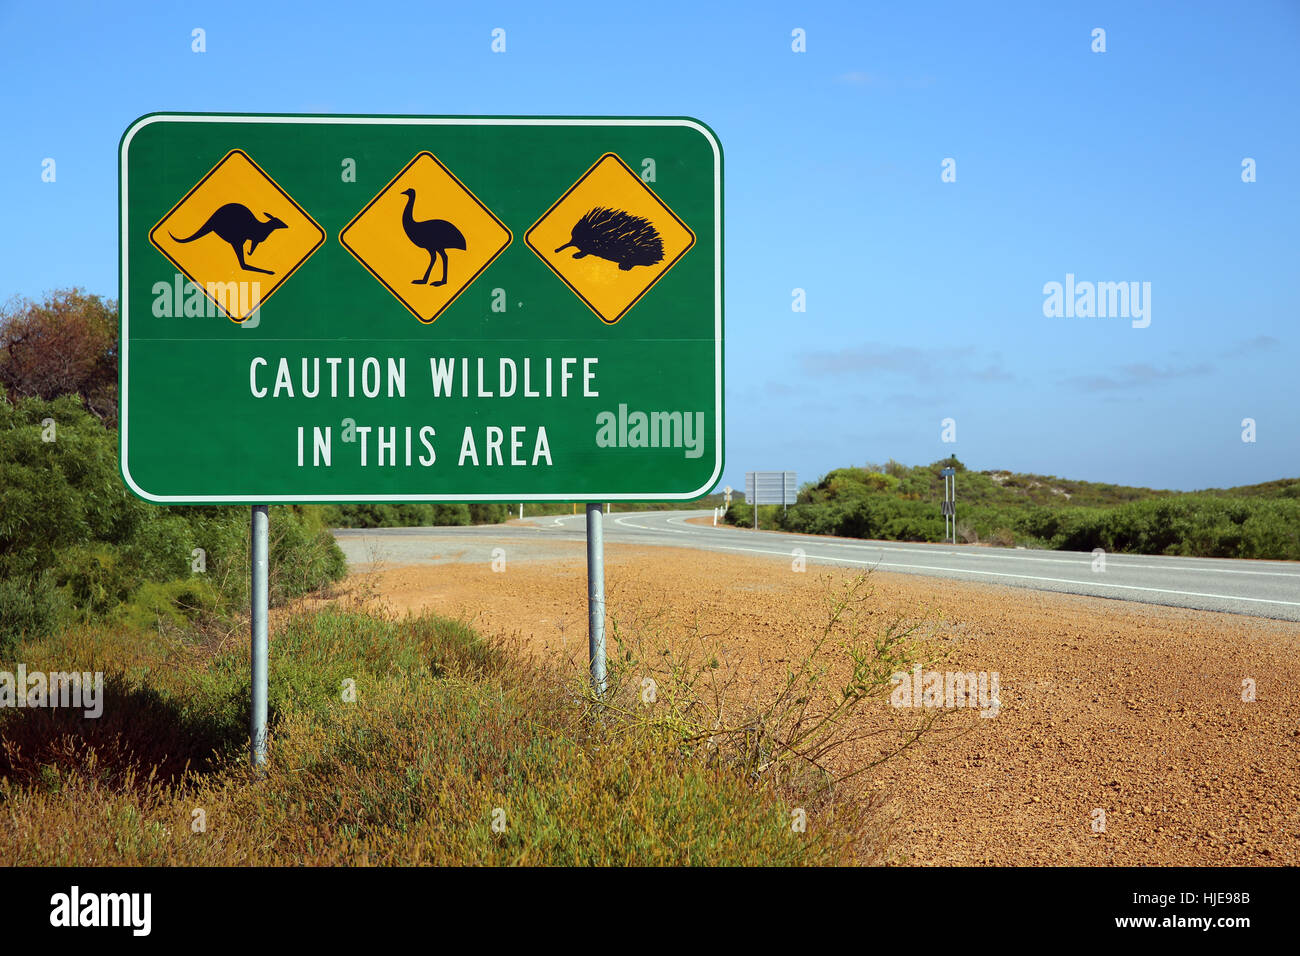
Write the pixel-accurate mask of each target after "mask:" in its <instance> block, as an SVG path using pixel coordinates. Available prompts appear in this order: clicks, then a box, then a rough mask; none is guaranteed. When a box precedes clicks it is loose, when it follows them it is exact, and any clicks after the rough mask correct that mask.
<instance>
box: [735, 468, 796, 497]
mask: <svg viewBox="0 0 1300 956" xmlns="http://www.w3.org/2000/svg"><path fill="white" fill-rule="evenodd" d="M798 498H799V482H798V480H797V478H796V476H795V473H794V472H793V471H747V472H745V501H747V502H748V503H749V504H751V505H792V504H794V503H795V502H796V501H797V500H798Z"/></svg>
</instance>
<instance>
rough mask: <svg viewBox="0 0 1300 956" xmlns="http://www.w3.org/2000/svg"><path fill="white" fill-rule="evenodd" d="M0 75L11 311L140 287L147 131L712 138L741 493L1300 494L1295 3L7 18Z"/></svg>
mask: <svg viewBox="0 0 1300 956" xmlns="http://www.w3.org/2000/svg"><path fill="white" fill-rule="evenodd" d="M195 27H201V28H203V29H204V30H205V31H206V35H207V52H206V53H204V54H202V55H198V54H194V53H192V52H191V50H190V35H191V30H192V29H193V28H195ZM496 27H501V28H504V29H505V30H506V38H507V50H506V53H504V54H494V53H492V52H491V49H490V43H491V31H492V29H493V28H496ZM1098 27H1100V28H1102V29H1104V30H1105V31H1106V36H1105V39H1106V52H1105V53H1094V52H1092V49H1091V46H1092V43H1093V40H1092V31H1093V30H1094V28H1098ZM796 28H798V29H802V30H803V31H805V33H806V37H807V51H806V52H804V53H795V52H793V51H792V49H791V32H792V30H794V29H796ZM0 71H3V74H4V75H3V82H2V83H0V117H2V118H3V120H4V123H3V137H4V146H3V148H2V149H0V201H2V202H3V208H4V210H5V212H6V216H5V219H4V222H5V226H6V227H5V228H4V229H3V230H0V297H8V296H9V295H13V294H21V295H25V296H32V297H35V296H39V295H40V294H41V293H43V292H44V291H46V290H49V289H53V288H58V287H63V286H69V285H80V286H83V287H85V288H87V289H88V290H90V291H92V292H96V293H100V294H103V295H106V296H116V294H117V243H116V238H115V229H116V223H117V189H116V150H117V144H118V139H119V137H120V136H121V133H122V131H123V129H124V128H125V127H126V126H127V124H128V123H129V122H130V121H131V120H132V119H134V118H135V117H137V116H139V115H140V114H142V113H146V112H151V111H155V110H194V111H229V112H241V111H247V112H277V111H282V112H343V113H347V112H361V113H384V112H393V113H436V114H457V113H465V114H493V113H502V114H521V113H522V114H563V115H568V114H598V115H620V114H628V115H690V116H695V117H698V118H700V119H702V120H704V121H705V122H707V123H708V124H709V125H710V126H711V127H712V128H713V129H714V130H715V131H716V132H717V133H718V134H719V137H720V139H721V140H722V143H723V146H724V149H725V152H726V209H727V221H726V230H727V259H726V283H727V285H726V288H727V298H726V313H727V344H726V350H727V396H726V400H727V469H726V473H725V478H726V480H727V481H728V482H729V483H730V484H731V485H733V486H735V487H741V488H743V487H744V473H745V471H746V470H750V469H756V468H770V469H794V470H797V471H798V473H799V476H800V479H801V480H806V479H812V478H816V477H818V476H819V475H821V474H822V473H824V472H825V471H827V470H828V469H830V468H833V467H837V466H840V465H846V464H862V463H864V462H867V461H872V462H880V461H884V460H886V459H888V458H890V457H893V458H896V459H898V460H900V461H903V462H906V463H922V462H929V461H933V460H935V459H938V458H940V457H943V456H945V455H947V454H950V453H955V454H956V455H957V456H958V457H959V458H961V459H962V460H963V461H964V462H965V463H966V464H967V465H968V466H970V467H973V468H1009V469H1012V470H1015V471H1035V472H1043V473H1049V474H1056V475H1060V476H1064V477H1072V478H1085V479H1092V480H1098V481H1112V482H1117V483H1124V484H1142V485H1151V486H1155V487H1163V488H1197V487H1207V486H1225V485H1236V484H1246V483H1253V482H1257V481H1265V480H1269V479H1273V478H1278V477H1283V476H1295V475H1300V383H1298V381H1297V372H1298V370H1300V333H1298V331H1297V329H1296V314H1297V309H1296V304H1295V298H1296V288H1297V282H1298V281H1300V269H1298V268H1297V253H1298V252H1300V241H1298V237H1297V230H1298V228H1300V227H1298V226H1297V223H1298V222H1300V123H1297V115H1298V112H1300V111H1298V110H1297V104H1300V4H1296V3H1294V2H1292V3H1284V2H1257V3H1252V4H1249V5H1245V6H1243V5H1236V4H1229V3H1221V4H1207V3H1169V4H1147V3H1143V4H1136V3H1114V4H1110V3H1091V4H1069V3H1059V4H1058V3H1025V4H996V5H992V4H978V5H977V4H956V3H954V4H944V3H927V4H873V5H866V4H828V5H805V4H802V3H798V4H795V3H785V4H773V3H745V4H734V5H728V6H721V5H713V4H700V3H690V4H673V3H655V4H648V5H640V4H612V3H604V4H581V3H564V4H545V5H541V4H481V5H480V4H472V5H466V6H465V7H463V8H461V10H459V11H458V10H457V8H456V7H455V5H451V4H429V3H411V4H384V3H365V4H355V3H336V2H329V0H320V2H317V3H313V4H310V5H295V6H294V7H289V6H288V5H286V6H285V7H284V8H281V7H280V6H279V5H277V4H273V3H265V2H263V3H242V2H222V3H189V4H178V3H159V4H149V3H138V4H127V5H118V4H59V3H47V4H17V3H12V2H8V0H3V2H0ZM46 157H53V158H55V160H56V162H57V181H56V182H55V183H43V182H42V181H41V163H42V160H43V159H44V158H46ZM949 157H951V158H953V159H954V160H955V161H956V173H957V179H956V182H953V183H944V182H941V176H940V174H941V164H942V163H943V161H944V160H945V159H946V158H949ZM1246 157H1250V158H1252V159H1254V160H1255V161H1256V164H1257V181H1256V182H1254V183H1249V184H1247V183H1243V182H1242V179H1241V164H1242V160H1243V159H1244V158H1246ZM1067 273H1071V274H1073V275H1075V276H1076V278H1077V280H1079V281H1085V280H1087V281H1106V282H1118V281H1125V282H1130V281H1136V282H1149V283H1151V303H1150V308H1151V315H1150V317H1151V322H1150V325H1149V326H1148V327H1147V328H1141V329H1135V328H1133V327H1132V325H1131V322H1130V321H1129V320H1127V319H1123V318H1048V317H1045V316H1044V315H1043V301H1044V294H1043V286H1044V284H1045V283H1048V282H1052V281H1056V282H1064V281H1065V276H1066V274H1067ZM795 288H801V289H804V290H805V293H806V299H807V311H806V312H803V313H796V312H793V311H792V309H791V302H792V290H793V289H795ZM945 418H952V419H954V420H955V422H956V437H957V441H956V442H955V443H952V444H945V443H944V442H942V441H941V425H940V423H941V421H942V420H943V419H945ZM1243 418H1253V419H1255V421H1256V423H1257V426H1256V427H1257V440H1256V441H1255V442H1254V443H1246V442H1243V441H1242V440H1241V434H1242V428H1241V422H1242V419H1243Z"/></svg>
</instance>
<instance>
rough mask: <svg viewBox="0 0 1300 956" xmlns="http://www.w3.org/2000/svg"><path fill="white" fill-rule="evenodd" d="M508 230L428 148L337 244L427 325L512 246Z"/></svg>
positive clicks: (362, 213)
mask: <svg viewBox="0 0 1300 956" xmlns="http://www.w3.org/2000/svg"><path fill="white" fill-rule="evenodd" d="M513 238H514V237H513V236H512V235H511V233H510V230H509V229H508V228H506V224H505V223H503V222H502V221H501V220H500V219H498V218H497V217H496V216H494V215H493V214H492V212H491V211H490V210H489V209H488V207H487V206H485V205H483V203H482V202H480V201H479V199H478V197H477V196H475V195H474V194H473V193H472V192H470V190H469V187H467V186H466V185H465V184H464V183H462V182H461V181H460V180H459V179H457V178H456V176H455V174H453V173H452V171H451V170H450V169H448V168H447V167H446V166H444V165H443V164H442V163H441V162H439V161H438V159H437V157H435V156H434V155H433V154H432V153H430V152H427V151H426V152H422V153H419V154H418V155H416V157H415V158H414V159H413V160H411V161H410V162H409V163H407V164H406V167H405V168H404V169H403V170H402V171H401V172H400V173H398V174H397V175H396V176H394V177H393V180H392V182H390V183H389V184H388V185H387V186H385V187H384V188H383V189H381V190H380V191H379V195H377V196H376V197H375V198H374V199H372V200H370V202H369V204H368V205H367V206H366V208H364V209H362V210H361V212H359V213H357V214H356V216H355V217H354V218H353V219H352V221H351V222H350V223H348V224H347V226H345V227H344V228H343V231H342V232H340V233H339V242H341V243H343V247H344V248H345V249H347V250H348V252H350V253H352V255H353V256H355V257H356V259H357V261H358V262H360V263H361V264H362V265H363V266H365V267H366V268H367V269H368V270H370V274H371V275H373V276H374V277H375V278H376V279H378V280H379V281H380V282H382V283H383V284H384V288H386V289H387V290H388V291H389V292H391V293H392V294H393V295H394V296H396V297H397V300H398V301H399V302H401V303H402V305H404V306H406V307H407V309H409V310H410V311H411V314H412V315H414V316H415V317H416V318H417V319H419V320H420V321H421V322H424V323H425V324H426V325H427V324H428V323H430V322H432V321H433V320H434V319H436V318H438V316H439V315H441V314H442V313H443V312H444V311H445V310H446V309H447V307H448V306H449V305H451V304H452V303H453V302H454V301H456V297H457V296H459V295H460V294H461V293H462V292H464V291H465V290H466V289H467V288H469V285H470V283H471V282H473V281H474V280H475V279H477V278H478V277H479V275H481V274H482V272H483V270H484V269H486V268H487V267H488V266H490V265H491V264H492V262H493V260H495V259H496V257H497V256H499V255H501V253H503V252H504V251H505V249H506V246H508V245H510V241H511V239H513Z"/></svg>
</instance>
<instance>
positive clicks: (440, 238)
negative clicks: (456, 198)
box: [402, 189, 465, 285]
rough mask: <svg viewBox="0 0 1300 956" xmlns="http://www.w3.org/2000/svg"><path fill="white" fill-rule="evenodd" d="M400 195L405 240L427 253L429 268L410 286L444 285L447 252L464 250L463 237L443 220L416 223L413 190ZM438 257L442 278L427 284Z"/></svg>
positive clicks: (445, 281)
mask: <svg viewBox="0 0 1300 956" xmlns="http://www.w3.org/2000/svg"><path fill="white" fill-rule="evenodd" d="M402 195H403V196H405V197H406V208H405V209H403V210H402V228H403V229H405V230H406V238H408V239H410V240H411V242H413V243H415V244H416V245H417V246H419V247H420V248H421V249H423V250H424V251H425V252H427V253H429V268H427V269H425V270H424V276H423V277H422V278H419V279H412V280H411V285H424V284H425V283H426V282H428V283H429V285H446V284H447V250H448V249H464V248H465V237H464V236H462V235H461V234H460V230H459V229H457V228H456V227H455V226H453V225H452V224H451V223H449V222H448V221H447V220H445V219H426V220H424V222H416V221H415V190H414V189H403V190H402ZM439 256H442V278H441V279H440V280H438V281H437V282H429V276H430V274H431V273H432V272H433V264H434V263H435V262H437V261H438V257H439Z"/></svg>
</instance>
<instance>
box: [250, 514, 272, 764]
mask: <svg viewBox="0 0 1300 956" xmlns="http://www.w3.org/2000/svg"><path fill="white" fill-rule="evenodd" d="M269 523H270V519H269V515H268V514H267V506H266V505H253V517H252V526H251V530H252V538H253V542H252V562H251V563H252V569H253V571H252V576H253V580H252V618H253V625H252V631H253V633H252V646H251V658H252V660H251V663H252V668H251V670H252V683H253V691H252V698H253V706H252V710H251V712H250V714H249V721H248V730H249V733H248V737H249V756H250V758H251V759H252V761H253V766H254V767H262V766H265V764H266V673H267V640H266V618H267V596H268V573H267V572H268V567H269V561H268V557H267V551H268V543H269V540H270V534H269V530H268V525H269Z"/></svg>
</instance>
